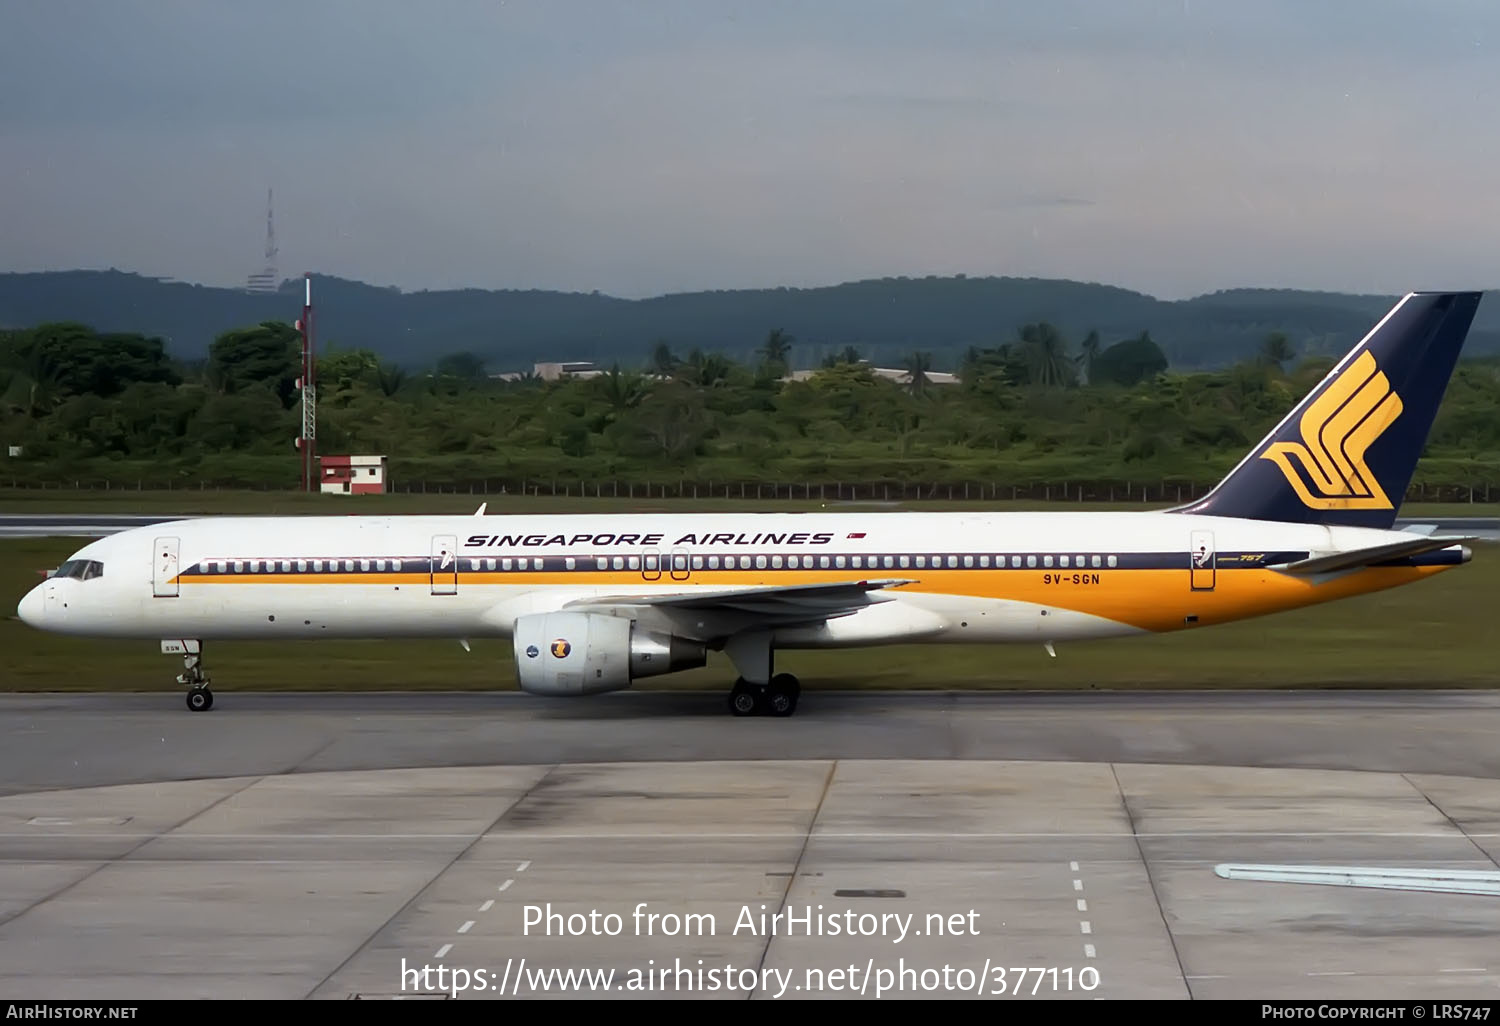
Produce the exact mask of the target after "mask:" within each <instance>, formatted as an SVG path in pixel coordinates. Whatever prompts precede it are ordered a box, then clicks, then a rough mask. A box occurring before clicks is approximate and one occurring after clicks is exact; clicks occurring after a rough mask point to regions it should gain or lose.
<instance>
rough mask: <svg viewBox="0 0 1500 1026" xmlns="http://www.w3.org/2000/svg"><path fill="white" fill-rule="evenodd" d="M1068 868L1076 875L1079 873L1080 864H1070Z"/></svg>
mask: <svg viewBox="0 0 1500 1026" xmlns="http://www.w3.org/2000/svg"><path fill="white" fill-rule="evenodd" d="M1068 868H1069V869H1071V870H1072V871H1073V872H1075V873H1076V872H1078V863H1076V862H1069V863H1068Z"/></svg>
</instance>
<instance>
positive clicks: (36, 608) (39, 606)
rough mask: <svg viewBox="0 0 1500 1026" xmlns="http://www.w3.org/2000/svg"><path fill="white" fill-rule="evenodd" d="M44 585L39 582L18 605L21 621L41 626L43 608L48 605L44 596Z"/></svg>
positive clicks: (17, 611)
mask: <svg viewBox="0 0 1500 1026" xmlns="http://www.w3.org/2000/svg"><path fill="white" fill-rule="evenodd" d="M42 587H43V586H42V585H40V584H39V585H37V586H36V587H35V588H32V589H31V590H30V591H28V592H27V593H26V596H25V597H24V598H22V599H21V603H20V605H18V606H16V615H17V616H19V617H20V618H21V622H22V623H25V624H30V625H31V626H32V627H39V626H41V623H42V610H43V608H44V607H45V605H46V601H45V600H44V599H43V598H42Z"/></svg>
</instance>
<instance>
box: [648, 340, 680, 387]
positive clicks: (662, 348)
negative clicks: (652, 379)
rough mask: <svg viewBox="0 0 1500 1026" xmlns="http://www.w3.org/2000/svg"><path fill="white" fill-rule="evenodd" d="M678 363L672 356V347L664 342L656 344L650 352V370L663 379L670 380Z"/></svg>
mask: <svg viewBox="0 0 1500 1026" xmlns="http://www.w3.org/2000/svg"><path fill="white" fill-rule="evenodd" d="M679 362H680V361H679V360H678V359H677V357H675V356H673V355H672V347H671V346H669V345H667V344H666V343H665V342H658V343H656V348H655V349H653V350H651V369H652V371H654V372H655V373H657V374H659V375H661V376H662V377H664V378H670V377H671V376H672V374H673V372H674V371H676V370H677V365H678V363H679Z"/></svg>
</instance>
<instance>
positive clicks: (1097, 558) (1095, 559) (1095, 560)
mask: <svg viewBox="0 0 1500 1026" xmlns="http://www.w3.org/2000/svg"><path fill="white" fill-rule="evenodd" d="M1093 564H1094V566H1096V567H1097V566H1098V565H1099V557H1098V556H1095V557H1094V558H1093Z"/></svg>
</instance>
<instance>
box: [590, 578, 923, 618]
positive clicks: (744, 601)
mask: <svg viewBox="0 0 1500 1026" xmlns="http://www.w3.org/2000/svg"><path fill="white" fill-rule="evenodd" d="M915 583H916V582H915V581H912V580H905V579H900V578H891V579H885V580H870V581H834V582H831V583H828V584H793V585H787V586H784V587H782V586H770V587H750V588H716V589H714V590H712V591H710V590H708V589H701V588H689V589H686V590H683V591H674V592H669V593H666V594H644V595H615V596H601V597H598V598H587V599H580V600H578V601H577V602H570V603H569V606H571V607H573V608H578V607H580V606H654V607H658V608H665V609H682V610H689V609H690V610H697V611H704V612H719V613H739V614H743V615H748V616H755V617H766V618H768V619H778V620H779V619H785V618H788V617H791V618H794V619H823V618H826V617H830V616H842V615H845V614H847V613H852V612H854V611H855V610H858V609H860V608H863V607H864V606H867V605H869V604H870V603H871V602H872V601H880V600H879V599H875V598H872V597H871V593H872V592H876V591H883V590H885V589H886V588H899V587H901V586H902V585H905V584H915Z"/></svg>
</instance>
